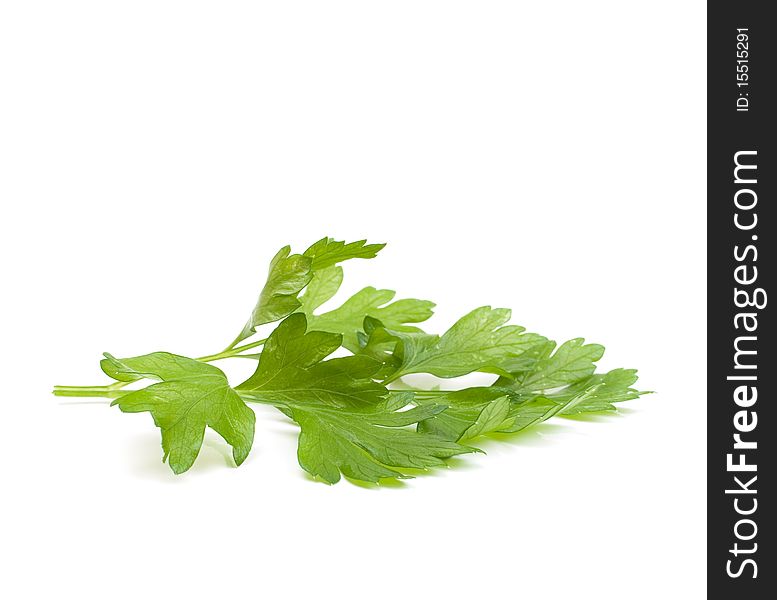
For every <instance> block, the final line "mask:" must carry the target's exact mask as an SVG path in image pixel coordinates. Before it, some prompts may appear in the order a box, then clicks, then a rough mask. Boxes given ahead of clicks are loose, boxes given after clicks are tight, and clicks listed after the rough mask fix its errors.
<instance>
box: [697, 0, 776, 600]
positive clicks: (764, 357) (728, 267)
mask: <svg viewBox="0 0 777 600" xmlns="http://www.w3.org/2000/svg"><path fill="white" fill-rule="evenodd" d="M773 8H774V6H773V5H772V4H771V3H770V2H755V1H753V2H742V1H741V0H739V1H738V0H729V1H726V2H712V3H709V4H708V29H707V32H708V39H707V46H708V50H707V57H708V65H707V75H708V82H707V86H708V87H707V93H708V100H707V102H708V114H707V119H708V121H707V131H708V146H707V169H708V171H707V215H708V216H707V219H708V221H707V233H708V241H707V256H708V265H707V275H708V287H707V293H708V300H707V302H708V325H707V331H708V350H707V354H708V358H707V364H708V374H707V384H708V399H707V405H708V426H707V433H708V439H707V445H708V450H707V459H708V460H707V473H708V484H707V485H708V490H707V493H708V500H707V505H708V523H707V532H708V546H707V568H708V586H709V588H708V590H709V591H708V595H710V596H713V597H718V595H720V597H722V598H742V599H747V600H750V599H757V598H777V587H776V586H775V580H776V579H777V563H776V562H775V556H776V554H775V543H777V540H776V539H775V535H774V512H775V511H776V510H777V503H776V502H775V494H774V489H775V468H774V464H775V457H776V456H777V448H776V447H775V446H777V444H776V443H775V441H776V438H777V422H776V421H775V419H777V416H776V413H777V410H775V404H776V403H777V399H776V398H775V397H774V393H773V390H774V380H775V373H776V372H777V363H775V359H774V355H775V353H774V351H773V348H774V344H775V343H777V338H775V335H774V318H773V316H772V314H773V312H774V309H773V307H771V306H770V302H777V296H774V297H773V298H770V297H769V294H771V293H772V292H774V293H775V294H777V291H775V288H774V286H773V285H771V284H772V281H773V279H774V273H775V270H777V264H776V262H775V252H774V245H775V243H774V236H775V232H776V230H777V215H775V210H774V204H775V203H777V196H776V194H777V130H776V128H775V121H774V116H773V115H774V111H775V110H777V94H776V93H775V89H777V85H775V81H774V78H775V76H777V52H776V50H777V33H775V28H774V23H773V19H772V18H770V13H771V10H772V9H773Z"/></svg>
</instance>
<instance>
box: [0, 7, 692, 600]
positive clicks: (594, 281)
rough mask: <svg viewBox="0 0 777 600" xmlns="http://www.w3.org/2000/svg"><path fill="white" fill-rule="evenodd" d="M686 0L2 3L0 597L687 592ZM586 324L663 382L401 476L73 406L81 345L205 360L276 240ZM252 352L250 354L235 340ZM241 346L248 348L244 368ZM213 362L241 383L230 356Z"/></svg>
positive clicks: (652, 380) (420, 287) (442, 322)
mask: <svg viewBox="0 0 777 600" xmlns="http://www.w3.org/2000/svg"><path fill="white" fill-rule="evenodd" d="M704 26H705V7H704V3H702V2H684V3H678V2H668V1H657V2H653V3H651V4H650V5H632V4H629V3H623V2H616V1H613V2H601V1H600V2H577V1H571V2H542V3H540V2H455V1H450V0H446V1H444V2H430V1H421V0H413V1H407V2H404V1H399V2H365V1H363V0H361V1H353V2H339V1H331V0H330V1H327V2H271V3H261V2H229V3H227V2H193V1H186V2H159V1H158V0H154V1H153V2H139V1H136V2H102V1H100V2H97V1H96V2H75V1H74V2H35V1H32V0H27V1H24V2H21V1H19V2H13V1H10V2H4V3H3V4H2V8H0V86H2V93H1V94H0V108H1V110H0V198H1V200H2V210H3V216H2V225H1V227H2V232H1V237H0V244H1V245H2V272H3V275H2V277H3V280H4V285H3V288H4V291H3V293H2V297H1V298H0V302H2V313H1V314H2V317H1V318H2V329H1V330H0V331H2V338H3V339H2V344H1V345H0V348H1V349H0V353H1V357H2V365H3V367H2V370H3V374H4V378H3V386H4V391H3V394H2V395H3V400H2V406H3V413H2V420H3V431H2V437H1V438H0V440H1V441H0V444H2V453H1V454H0V456H1V457H2V474H0V477H2V488H3V492H2V496H0V503H2V510H1V511H0V519H2V534H1V541H0V543H1V544H2V554H3V556H2V557H1V562H2V564H3V570H4V575H3V577H2V580H0V592H2V595H3V596H4V597H6V598H14V599H15V600H16V599H27V598H79V599H84V600H89V599H96V598H106V597H110V598H117V599H124V598H138V597H143V598H162V597H172V596H171V595H174V596H175V597H188V598H197V599H199V598H227V597H237V596H238V595H239V596H241V597H247V596H250V597H261V598H304V597H318V598H343V599H345V598H348V599H350V598H364V597H367V598H396V597H408V598H469V597H475V595H478V596H481V595H486V594H498V596H497V597H513V596H518V595H520V596H522V597H531V598H563V597H565V596H567V595H574V596H575V597H577V598H596V599H608V598H618V599H620V598H632V599H633V598H656V597H658V596H660V595H665V592H666V590H671V596H672V597H673V598H701V597H704V591H705V584H704V578H705V568H704V559H705V548H706V533H705V517H706V507H705V491H704V486H705V479H706V476H705V469H706V464H705V457H704V449H705V427H706V413H705V366H704V360H705V340H706V334H705V328H704V321H705V254H704V250H705V242H706V240H705V232H704V227H705V220H706V218H705V214H706V213H705V207H704V201H705V189H704V186H705V184H704V178H705V165H704V156H705V147H706V133H705V121H706V113H705V91H704V88H705V71H706V58H705V32H704ZM324 235H330V236H334V237H336V238H338V239H347V240H353V239H360V238H362V237H368V238H369V239H370V240H371V241H387V242H389V246H388V247H387V248H386V249H385V250H384V252H383V253H382V254H381V256H380V257H379V258H378V259H376V260H374V261H369V262H368V261H361V262H360V263H359V264H353V263H351V264H348V265H347V268H346V283H345V286H344V290H343V292H344V293H346V292H352V291H355V290H357V289H359V288H360V287H361V286H363V285H368V284H371V285H377V286H380V287H388V288H391V289H395V290H397V291H398V293H399V295H400V296H414V297H419V298H429V299H432V300H435V301H436V302H437V303H438V311H437V314H436V315H435V317H434V319H433V320H432V321H431V322H430V328H432V329H433V330H436V331H441V330H444V329H445V328H446V327H447V326H448V325H449V324H450V323H451V322H452V321H453V320H454V319H455V318H457V317H458V316H460V315H461V314H463V313H464V312H467V311H468V310H470V309H472V308H474V307H476V306H480V305H483V304H491V305H493V306H506V307H511V308H513V309H514V322H517V323H520V324H523V325H525V326H527V327H528V328H529V329H531V330H533V331H538V332H541V333H543V334H545V335H548V336H550V337H553V338H555V339H559V340H562V339H566V338H569V337H575V336H585V337H586V338H588V339H589V340H591V341H596V342H601V343H603V344H605V345H606V347H607V354H606V356H605V358H604V360H603V361H602V366H603V367H605V368H610V367H616V366H624V367H637V368H639V369H640V373H641V376H642V379H641V381H640V386H641V387H642V388H643V389H653V390H657V391H658V392H659V393H658V394H656V395H653V396H649V397H646V398H644V399H641V400H639V401H636V402H633V403H631V404H630V406H629V407H628V408H624V410H623V412H622V415H620V416H614V417H602V418H595V419H590V420H587V421H571V420H563V419H561V420H554V421H553V422H550V423H548V424H546V425H543V426H541V427H538V428H536V429H535V430H534V431H532V432H527V433H526V434H525V435H523V436H520V437H519V438H518V439H516V440H515V441H514V442H512V443H509V444H505V443H497V442H488V443H486V444H485V446H484V447H485V449H486V450H487V451H488V455H487V456H482V455H481V456H473V457H468V458H464V459H462V460H459V461H456V462H457V464H456V466H455V467H454V468H451V469H447V470H443V471H438V472H435V473H434V474H431V475H429V476H426V477H421V478H417V479H414V480H411V481H409V482H407V483H406V484H404V485H401V486H393V487H380V488H368V487H359V486H356V485H353V484H351V483H348V482H345V481H344V482H341V483H339V484H338V485H336V486H327V485H324V484H320V483H316V482H313V481H311V480H310V479H309V478H307V477H306V476H305V475H304V473H303V472H302V471H301V470H300V469H299V468H298V466H297V464H296V456H295V447H296V429H295V427H294V426H293V425H291V424H289V423H287V422H285V421H284V419H283V418H282V417H281V416H280V415H279V414H277V413H274V412H272V410H269V409H258V413H259V414H258V416H259V424H258V430H257V435H256V442H255V444H254V449H253V452H252V454H251V456H250V457H249V459H248V460H247V461H246V463H245V464H244V465H243V466H242V467H240V468H239V469H235V468H234V467H232V466H231V463H230V460H229V458H228V453H227V448H226V446H225V444H224V443H223V442H222V441H221V440H220V439H219V438H218V437H217V436H209V437H208V440H207V443H206V445H205V447H204V449H203V451H202V453H201V456H200V458H199V459H198V461H197V463H196V465H195V467H194V468H193V469H192V470H191V471H190V472H189V473H187V474H185V475H183V476H180V477H175V476H173V475H172V473H171V472H170V471H169V469H168V467H167V466H166V465H163V464H162V463H161V461H160V458H161V451H160V448H159V434H158V431H157V430H156V429H155V428H154V427H153V424H152V422H151V418H150V417H149V416H148V415H147V414H141V415H125V414H122V413H120V412H119V411H118V410H117V409H111V408H109V407H108V406H107V405H106V404H105V403H103V402H101V401H99V400H95V401H88V402H85V403H68V402H62V401H60V399H58V398H54V397H53V396H52V395H51V394H50V388H51V386H52V385H53V384H55V383H57V384H75V385H78V384H97V383H104V382H105V378H104V377H103V376H102V375H101V373H100V372H99V369H98V359H99V357H100V353H101V352H102V351H106V350H107V351H110V352H112V353H114V354H117V355H123V356H130V355H134V354H140V353H145V352H149V351H154V350H169V351H173V352H178V353H182V354H187V355H201V354H204V353H209V352H213V351H217V350H219V349H220V348H222V347H223V346H224V345H225V344H226V342H228V341H229V340H231V339H232V337H233V336H234V334H235V333H236V332H237V330H238V329H239V328H240V327H241V326H242V324H243V322H244V320H245V318H246V316H247V313H248V311H249V310H250V308H251V307H252V305H253V302H254V300H255V297H256V294H257V292H258V290H259V288H260V286H261V283H262V282H263V280H264V275H265V269H266V264H267V261H268V260H269V258H270V257H271V256H272V254H273V253H274V252H275V250H276V249H277V248H278V247H280V246H281V245H283V244H286V243H291V244H292V245H293V247H294V248H295V249H296V250H297V251H301V250H303V249H304V248H305V247H306V246H307V245H308V244H309V243H311V242H313V241H315V240H316V239H318V238H320V237H322V236H324ZM243 366H244V367H247V364H246V365H243ZM244 371H245V369H244ZM230 374H231V375H232V376H233V377H235V378H237V377H239V376H240V375H241V373H238V372H237V371H235V370H234V369H233V370H231V371H230Z"/></svg>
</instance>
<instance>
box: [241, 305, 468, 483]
mask: <svg viewBox="0 0 777 600" xmlns="http://www.w3.org/2000/svg"><path fill="white" fill-rule="evenodd" d="M306 329H307V323H306V318H305V316H304V315H303V314H301V313H296V314H293V315H291V316H290V317H288V318H287V319H285V320H284V321H283V322H282V323H281V324H280V325H279V326H278V327H277V328H276V329H275V331H273V333H272V334H271V335H270V337H269V339H268V340H267V343H266V344H265V346H264V349H263V351H262V354H261V357H260V360H259V365H258V367H257V370H256V372H255V373H254V374H253V375H252V376H251V377H250V378H249V379H248V380H246V381H245V382H244V383H242V384H240V385H239V386H238V387H237V389H238V390H239V392H240V394H241V396H242V397H243V398H244V399H246V400H249V401H255V402H262V403H266V404H272V405H274V406H276V407H277V408H279V409H280V410H281V411H282V412H283V413H284V414H286V415H287V416H288V417H290V418H291V419H293V420H294V421H296V422H297V424H298V425H299V426H300V429H301V433H300V438H299V448H298V459H299V463H300V465H301V466H302V468H303V469H305V470H306V471H308V472H309V473H310V474H312V475H314V476H317V477H320V478H321V479H323V480H324V481H326V482H329V483H336V482H337V481H338V480H339V479H340V473H342V474H344V475H346V476H347V477H350V478H352V479H358V480H361V481H368V482H377V481H378V480H380V479H381V478H385V477H393V478H402V477H405V476H406V474H404V473H402V472H401V471H398V470H397V469H402V468H429V467H436V466H440V465H442V464H444V461H443V459H445V458H448V457H451V456H455V455H457V454H463V453H466V452H473V451H475V449H474V448H467V447H465V446H460V445H459V444H456V443H454V442H451V441H450V440H446V439H443V438H441V437H439V436H436V435H423V434H421V433H419V432H418V431H414V430H411V429H404V427H405V426H407V425H412V424H416V423H418V422H419V421H422V420H424V419H427V418H430V417H432V416H434V415H436V414H438V413H440V412H441V411H443V410H445V406H441V405H432V404H427V405H425V406H421V407H415V408H411V409H410V410H406V411H402V412H397V411H398V410H399V409H401V408H404V407H405V406H406V405H407V403H408V402H410V400H411V399H412V397H413V395H412V394H400V395H398V396H399V397H398V398H396V397H392V396H390V395H389V392H388V390H387V389H386V388H385V387H384V386H383V385H380V384H378V383H376V382H374V381H373V379H372V376H373V375H374V374H375V373H376V372H377V371H378V369H379V368H380V366H381V364H380V362H378V361H376V360H374V359H372V358H370V357H367V356H346V357H343V358H332V359H329V360H326V361H324V360H323V359H324V358H326V357H327V356H328V355H329V354H331V353H332V352H333V351H334V349H336V348H337V347H338V346H339V345H340V339H341V336H340V335H339V334H332V333H325V332H320V331H309V332H306Z"/></svg>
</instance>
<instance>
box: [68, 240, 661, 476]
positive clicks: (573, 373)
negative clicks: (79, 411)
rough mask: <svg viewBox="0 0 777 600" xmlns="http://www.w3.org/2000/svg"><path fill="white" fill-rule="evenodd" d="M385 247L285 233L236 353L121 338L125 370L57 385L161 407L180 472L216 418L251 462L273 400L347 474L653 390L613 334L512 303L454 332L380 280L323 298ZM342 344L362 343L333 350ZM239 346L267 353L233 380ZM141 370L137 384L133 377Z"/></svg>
mask: <svg viewBox="0 0 777 600" xmlns="http://www.w3.org/2000/svg"><path fill="white" fill-rule="evenodd" d="M384 246H385V244H367V242H366V240H360V241H357V242H351V243H345V242H339V241H335V240H333V239H331V238H323V239H321V240H319V241H318V242H316V243H315V244H313V245H312V246H310V247H309V248H308V249H307V250H305V251H304V252H303V253H302V254H292V253H291V248H290V247H289V246H285V247H283V248H281V250H280V251H278V253H277V254H276V255H275V256H274V257H273V259H272V260H271V262H270V268H269V271H268V274H267V280H266V282H265V284H264V287H263V288H262V290H261V292H260V294H259V299H258V300H257V302H256V305H255V306H254V308H253V310H252V311H251V314H250V316H249V318H248V320H247V321H246V323H245V325H244V326H243V328H242V329H241V330H240V332H239V333H238V334H237V336H236V337H235V338H234V339H233V341H232V342H231V343H230V344H229V345H228V346H226V348H224V349H223V350H221V351H220V352H217V353H215V354H210V355H207V356H201V357H199V358H187V357H184V356H179V355H176V354H171V353H169V352H153V353H151V354H146V355H143V356H136V357H131V358H121V359H120V358H115V357H114V356H112V355H111V354H107V353H106V354H105V358H103V360H102V361H101V362H100V366H101V368H102V370H103V372H104V373H105V374H106V375H107V376H108V377H110V378H111V379H113V383H110V384H107V385H97V386H55V388H54V394H55V395H57V396H101V397H106V398H111V399H112V402H111V404H112V405H115V406H118V407H119V409H120V410H122V411H123V412H127V413H136V412H149V413H151V416H152V418H153V420H154V424H155V425H156V426H157V427H159V429H160V430H161V434H162V450H163V460H164V461H167V463H168V464H169V466H170V468H171V469H172V470H173V472H175V473H183V472H185V471H187V470H188V469H189V468H191V466H192V465H193V464H194V462H195V460H196V458H197V455H198V454H199V452H200V448H201V446H202V443H203V438H204V435H205V430H206V429H207V428H210V429H212V430H214V431H215V432H216V433H218V434H219V435H220V436H221V437H222V438H223V439H224V441H225V442H226V443H227V444H229V445H230V446H231V448H232V455H233V458H234V461H235V464H236V465H240V464H242V463H243V461H245V459H246V458H247V457H248V454H249V453H250V451H251V447H252V445H253V441H254V430H255V422H256V416H255V413H254V411H253V410H252V409H251V408H250V404H252V403H259V404H266V405H270V406H273V407H275V408H277V409H278V410H279V411H280V412H282V413H283V414H284V415H286V417H288V418H289V419H291V420H292V421H294V422H295V423H297V425H298V426H299V428H300V435H299V443H298V451H297V455H298V460H299V464H300V466H301V467H302V468H303V469H305V470H306V471H307V472H308V473H310V474H311V475H313V476H314V477H316V478H319V479H320V480H322V481H325V482H328V483H336V482H337V481H339V480H340V478H341V475H344V476H345V477H348V478H350V479H354V480H359V481H367V482H375V483H377V482H379V481H380V480H381V479H385V478H394V479H396V478H406V477H410V476H411V473H414V472H416V471H417V470H419V469H420V470H425V469H428V468H431V467H438V466H442V465H444V464H445V460H446V459H448V458H450V457H452V456H456V455H459V454H466V453H471V452H479V450H478V449H477V447H476V446H474V445H473V443H477V439H478V438H481V437H482V436H486V435H488V434H491V433H496V432H516V431H520V430H522V429H525V428H527V427H530V426H532V425H536V424H538V423H541V422H543V421H545V420H547V419H549V418H551V417H553V416H556V415H561V416H563V415H574V414H580V413H588V412H599V411H614V410H616V406H617V404H618V403H620V402H624V401H627V400H633V399H635V398H637V397H639V396H640V395H642V394H643V393H646V392H640V391H637V390H636V389H635V388H634V387H633V385H634V384H635V382H636V380H637V375H636V371H635V370H632V369H615V370H612V371H609V372H606V373H597V372H596V362H597V361H598V360H599V359H601V358H602V355H603V353H604V348H603V347H602V346H600V345H598V344H586V343H585V342H584V340H583V339H581V338H575V339H572V340H569V341H567V342H565V343H563V344H561V345H556V343H555V342H553V341H550V340H548V339H547V338H545V337H543V336H541V335H539V334H536V333H530V332H527V331H526V330H525V329H524V328H523V327H521V326H519V325H511V324H508V321H509V320H510V316H511V314H510V311H509V310H507V309H504V308H496V309H493V308H491V307H489V306H483V307H480V308H476V309H475V310H473V311H471V312H469V313H468V314H466V315H464V316H463V317H461V318H460V319H459V320H458V321H456V323H454V324H453V325H452V326H451V327H450V329H448V330H447V331H446V332H445V333H443V334H442V335H436V334H430V333H426V332H424V331H423V330H422V329H421V328H420V327H419V324H420V323H423V322H424V321H426V320H427V319H428V318H429V317H430V316H431V315H432V310H433V308H434V306H435V305H434V303H432V302H430V301H428V300H418V299H412V298H407V299H400V300H394V295H395V294H394V292H393V291H391V290H381V289H376V288H374V287H366V288H364V289H363V290H361V291H359V292H357V293H356V294H354V295H353V296H351V297H350V298H348V299H347V300H345V301H344V302H343V303H342V304H341V305H340V306H339V307H338V308H335V309H333V310H330V311H327V312H318V309H319V308H320V307H321V306H322V305H323V304H324V303H325V302H327V301H329V300H331V299H332V298H333V297H334V296H335V295H336V294H337V292H338V290H339V288H340V285H341V284H342V281H343V268H342V266H340V265H341V263H344V262H346V261H348V260H352V259H370V258H373V257H375V256H376V255H377V253H378V252H379V251H380V250H381V249H382V248H383V247H384ZM271 324H276V325H275V327H274V329H272V331H271V332H269V335H267V336H266V337H263V338H261V339H255V338H257V337H259V335H257V329H258V328H262V327H264V326H267V325H271ZM341 348H342V349H343V350H341V351H340V354H346V355H344V356H337V357H332V355H333V353H335V352H336V351H338V350H339V349H341ZM230 358H243V359H251V360H255V361H257V367H256V371H255V372H254V374H253V375H251V376H250V377H249V378H248V379H247V380H246V381H244V382H242V383H240V384H239V385H236V386H232V385H231V384H230V383H229V381H228V379H227V376H226V375H225V374H224V372H223V371H221V369H219V368H218V367H216V366H214V365H212V364H210V363H213V362H216V361H219V360H224V359H230ZM473 372H484V373H491V374H494V375H495V381H494V383H493V384H492V385H490V386H478V387H468V388H463V389H458V390H453V391H450V390H437V389H435V390H425V389H417V388H412V387H410V386H408V385H405V384H403V383H402V382H401V379H402V378H403V377H404V376H406V375H410V374H415V373H428V374H431V375H434V376H436V377H440V378H455V377H459V376H461V375H466V374H468V373H473ZM133 384H134V387H136V388H137V389H131V390H130V389H126V388H127V387H129V386H131V385H133ZM399 385H401V387H399V388H398V386H399ZM138 386H142V387H138Z"/></svg>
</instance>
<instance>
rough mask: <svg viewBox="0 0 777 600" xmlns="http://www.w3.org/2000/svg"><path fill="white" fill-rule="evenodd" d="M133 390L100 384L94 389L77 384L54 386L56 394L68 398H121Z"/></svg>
mask: <svg viewBox="0 0 777 600" xmlns="http://www.w3.org/2000/svg"><path fill="white" fill-rule="evenodd" d="M131 393H132V390H117V389H113V390H110V389H108V386H103V387H102V389H100V388H99V386H95V387H94V388H92V389H89V388H84V387H81V388H77V387H75V386H58V387H56V388H54V395H55V396H63V397H66V398H121V397H122V396H124V395H126V394H131Z"/></svg>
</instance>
